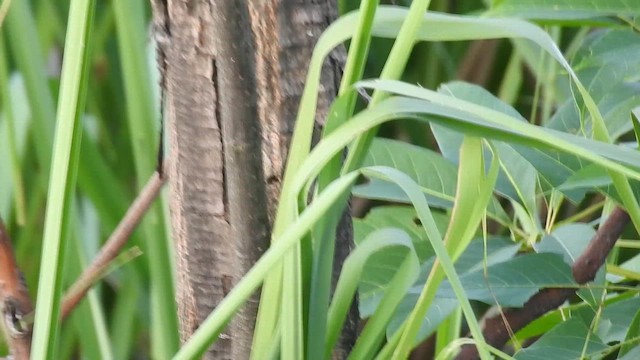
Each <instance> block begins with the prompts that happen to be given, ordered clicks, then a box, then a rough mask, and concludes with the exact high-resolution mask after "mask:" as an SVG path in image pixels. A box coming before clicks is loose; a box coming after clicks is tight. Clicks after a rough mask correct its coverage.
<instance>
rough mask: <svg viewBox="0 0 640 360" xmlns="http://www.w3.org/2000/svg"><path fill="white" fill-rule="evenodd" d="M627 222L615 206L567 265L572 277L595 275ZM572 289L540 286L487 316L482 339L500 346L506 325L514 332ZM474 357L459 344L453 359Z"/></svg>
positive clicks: (505, 338)
mask: <svg viewBox="0 0 640 360" xmlns="http://www.w3.org/2000/svg"><path fill="white" fill-rule="evenodd" d="M628 223H629V215H628V214H627V213H626V212H625V211H624V210H623V209H622V208H619V207H616V208H615V209H614V210H613V211H612V212H611V214H610V215H609V217H608V218H607V220H606V221H605V222H604V223H603V224H602V225H600V227H599V228H598V231H597V232H596V234H595V235H594V237H593V238H592V239H591V241H590V242H589V245H588V246H587V248H586V249H585V250H584V252H583V253H582V255H580V257H579V258H578V259H577V260H576V261H575V263H574V264H573V266H572V267H571V269H572V272H573V277H574V279H575V280H576V282H577V283H578V284H586V283H587V282H589V281H591V280H593V279H594V278H595V276H596V273H597V271H598V269H600V267H601V266H602V265H603V264H604V261H605V259H606V258H607V256H608V255H609V252H610V251H611V249H612V248H613V246H614V245H615V243H616V240H618V238H619V237H620V235H621V234H622V231H623V230H624V227H625V226H626V225H627V224H628ZM576 290H577V289H573V288H571V289H569V288H549V289H543V290H540V291H539V292H538V293H537V294H535V295H534V296H533V297H531V298H530V299H529V301H527V302H526V303H525V304H524V306H523V307H522V308H519V309H511V310H508V311H506V312H505V313H504V314H503V315H502V314H501V315H497V316H495V317H492V318H490V319H488V320H487V321H486V323H485V326H484V331H483V335H484V338H485V340H486V342H487V343H488V344H489V345H491V346H493V347H495V348H498V349H500V348H502V347H503V346H504V345H505V344H506V343H507V341H509V339H510V336H509V331H507V329H511V330H512V331H513V332H514V333H515V332H517V331H518V330H520V329H522V328H523V327H525V326H526V325H528V324H529V323H530V322H532V321H533V320H535V319H537V318H539V317H540V316H542V315H544V314H546V313H547V312H549V311H551V310H553V309H556V308H557V307H559V306H560V305H562V304H563V303H564V302H565V301H567V300H568V299H569V298H570V297H571V296H573V295H574V294H575V292H576ZM478 358H479V357H478V350H477V349H476V347H475V345H465V346H463V347H462V350H461V352H460V353H459V354H458V356H457V357H456V359H457V360H470V359H478Z"/></svg>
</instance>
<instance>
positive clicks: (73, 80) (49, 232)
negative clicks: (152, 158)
mask: <svg viewBox="0 0 640 360" xmlns="http://www.w3.org/2000/svg"><path fill="white" fill-rule="evenodd" d="M94 7H95V2H94V1H92V0H86V1H82V0H79V1H78V0H76V1H73V2H72V3H71V9H70V11H69V25H68V30H67V39H66V40H67V41H66V46H65V58H64V62H63V64H62V80H61V84H60V100H59V106H58V113H57V118H58V123H57V128H56V140H55V147H54V150H53V159H52V169H51V174H52V176H51V182H50V184H49V192H48V201H47V210H46V218H45V229H44V240H43V248H42V254H43V256H42V264H41V267H40V277H39V283H38V301H37V303H36V311H35V319H34V330H33V343H32V353H31V356H32V358H34V359H56V354H55V350H54V349H55V348H56V345H55V344H56V339H57V330H58V327H59V322H58V314H59V312H60V309H59V306H60V298H61V286H62V275H63V274H62V268H63V261H62V260H63V258H64V253H65V251H64V250H65V246H66V245H65V243H66V239H67V238H68V236H69V234H70V231H69V226H70V221H69V215H70V212H71V207H72V206H73V196H74V190H75V181H76V175H77V166H78V157H79V150H80V138H81V134H82V128H81V126H80V124H79V123H80V116H81V113H82V110H83V108H84V100H85V92H84V90H85V89H86V82H87V81H86V80H87V67H88V66H87V65H88V61H87V59H88V57H89V50H90V46H89V44H88V43H87V37H88V34H89V31H90V29H91V24H92V18H93V10H94Z"/></svg>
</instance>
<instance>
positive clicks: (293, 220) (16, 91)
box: [0, 0, 640, 359]
mask: <svg viewBox="0 0 640 360" xmlns="http://www.w3.org/2000/svg"><path fill="white" fill-rule="evenodd" d="M394 3H395V4H394V5H389V4H387V5H378V4H377V1H374V0H371V1H365V0H363V1H362V3H360V2H359V1H355V0H342V1H341V2H340V9H341V12H342V16H341V17H340V19H338V20H337V21H336V22H334V23H333V24H332V25H330V27H329V28H328V29H327V30H326V32H325V33H324V34H323V36H322V37H321V38H320V40H319V41H318V44H317V46H316V52H315V53H314V58H313V60H312V62H311V64H310V66H309V72H308V76H307V82H306V87H305V93H304V96H303V98H302V100H301V104H300V111H299V114H298V120H297V123H296V129H295V133H294V137H293V140H292V144H291V150H290V157H289V161H288V164H287V170H286V173H285V181H284V184H283V189H282V195H281V200H280V203H279V208H278V213H277V217H276V221H275V224H274V227H273V235H272V247H271V248H270V249H269V250H268V251H267V252H266V253H265V255H264V256H263V258H262V259H261V260H260V261H259V262H258V263H257V264H256V265H255V267H254V268H253V270H251V271H250V273H249V274H247V276H246V277H245V278H244V279H243V280H242V281H241V282H240V283H239V284H238V285H237V286H236V287H235V288H234V289H233V290H232V291H231V292H230V293H229V295H228V297H227V298H226V299H225V301H224V302H223V303H222V304H220V306H218V308H217V309H216V310H215V311H214V313H212V315H211V316H210V317H209V318H208V320H207V321H206V322H205V323H204V324H203V325H202V327H201V328H200V329H199V330H198V331H197V332H196V334H195V335H194V336H193V337H192V338H191V339H190V340H189V341H187V342H186V343H185V344H184V345H183V346H182V347H181V348H180V350H179V351H178V329H177V321H178V320H177V318H176V311H175V304H174V303H173V301H167V299H173V296H174V293H173V291H174V290H173V288H174V285H173V284H174V279H173V275H172V273H171V270H172V266H173V265H171V264H172V261H173V260H172V247H171V243H170V241H169V236H168V235H167V234H170V231H169V230H168V229H167V220H166V212H167V209H166V204H165V202H164V200H163V196H164V195H163V196H161V197H160V201H158V202H157V203H156V204H155V206H154V207H152V208H151V209H150V210H149V212H148V213H147V215H146V216H145V220H144V221H143V223H142V225H141V228H140V229H139V230H138V231H137V232H135V233H134V235H133V239H132V241H131V243H132V244H133V247H132V248H131V249H130V250H127V251H126V252H125V253H124V255H122V256H121V257H120V258H119V260H120V261H117V262H115V263H114V264H112V267H111V268H110V269H109V271H108V272H106V273H105V274H103V276H104V281H103V282H102V283H101V284H100V285H99V286H97V287H96V288H95V290H93V291H92V292H90V293H89V295H88V296H87V299H86V301H84V302H83V303H81V305H80V306H79V308H78V309H77V310H76V311H75V312H74V314H73V315H72V316H71V318H70V319H69V321H66V322H65V323H64V324H62V327H61V329H58V328H57V327H58V321H57V320H55V319H57V318H58V312H59V310H58V307H59V305H60V302H61V298H62V295H63V291H62V290H63V289H66V288H67V287H68V286H69V285H70V284H71V283H72V282H73V280H74V279H76V278H77V277H78V274H79V273H80V272H81V270H82V269H83V268H84V267H85V266H86V264H87V263H88V262H89V261H90V259H91V258H93V257H94V255H95V253H96V252H97V250H98V249H99V248H100V246H101V244H102V243H103V242H104V239H105V238H106V237H107V236H108V235H109V234H110V233H111V231H112V230H113V229H114V228H115V227H116V225H117V223H118V222H119V220H120V218H121V217H122V216H123V214H124V213H125V211H126V210H127V208H128V207H129V204H130V203H131V201H132V199H133V198H134V197H135V195H136V194H137V193H138V192H139V190H140V189H141V188H142V187H143V185H144V184H145V182H146V181H147V179H148V178H149V176H150V175H151V174H152V173H153V171H154V169H155V167H156V150H157V142H158V134H159V131H158V130H159V121H158V118H159V108H160V106H159V101H158V100H157V99H158V88H157V85H156V84H157V75H156V72H155V71H156V70H155V60H154V59H153V54H154V51H153V44H152V43H150V41H149V39H150V37H149V35H148V33H149V32H148V28H149V27H148V22H149V10H148V9H147V8H145V6H146V3H145V2H143V1H115V0H114V1H111V2H104V1H102V2H94V1H90V0H87V1H81V0H78V1H76V0H71V1H53V0H38V1H32V2H27V1H17V0H14V1H12V2H10V1H8V0H4V1H3V2H2V4H3V6H10V12H9V13H8V16H7V17H6V18H5V19H4V21H3V22H1V23H0V24H1V25H0V26H1V28H0V31H2V36H0V95H1V97H0V101H1V102H0V106H1V110H2V113H1V117H0V139H2V140H0V160H1V161H0V215H1V216H2V218H3V220H4V222H5V223H6V224H7V225H8V229H9V233H10V234H11V236H12V238H13V240H14V246H15V250H16V257H17V259H18V262H19V264H20V267H21V269H22V270H23V272H24V274H25V277H26V283H27V285H28V287H29V288H30V289H31V292H32V294H34V295H35V294H36V289H37V297H34V298H35V299H36V312H35V317H34V318H33V321H34V324H35V331H34V338H33V348H32V349H33V353H32V354H35V355H32V356H35V357H36V358H45V354H47V355H48V356H49V358H61V359H67V358H72V357H73V356H74V354H75V355H80V356H81V357H83V358H90V359H98V358H115V359H126V358H133V357H140V358H146V357H154V358H168V357H170V356H173V355H174V353H175V352H176V351H178V353H177V355H176V358H181V359H189V358H196V357H197V356H198V355H199V354H201V353H202V352H203V351H205V350H206V348H207V347H208V346H209V345H210V343H211V342H212V341H213V340H214V339H216V338H217V336H218V335H219V334H220V332H221V331H222V330H223V328H224V326H225V325H226V324H227V323H228V321H229V319H230V318H232V316H233V315H234V312H235V311H237V309H238V308H239V307H240V306H241V305H242V304H243V302H244V301H246V300H247V299H248V297H249V296H250V295H251V294H252V293H253V292H254V291H255V290H258V289H259V287H260V286H261V285H262V296H261V299H260V301H261V303H260V313H259V318H258V324H257V326H256V330H255V337H254V347H253V356H254V357H255V358H258V359H262V358H266V357H267V356H278V354H279V356H280V357H281V358H286V359H302V358H306V359H316V358H326V357H328V356H329V355H330V353H331V350H332V348H333V346H334V344H335V342H336V339H337V337H338V335H339V333H340V329H341V327H342V325H343V322H344V318H345V314H346V312H347V309H348V307H349V305H350V304H351V301H352V300H353V298H354V295H355V294H356V293H357V295H358V301H359V309H360V315H361V317H362V318H363V319H366V322H363V325H364V326H363V329H362V332H361V333H360V335H359V337H358V339H357V342H356V345H355V347H354V349H353V352H352V353H351V356H352V357H353V358H374V357H378V358H383V359H385V358H391V357H394V358H406V357H407V356H408V355H409V353H410V352H411V351H412V349H414V347H416V346H417V345H418V344H420V343H423V341H427V342H426V345H422V348H423V350H425V349H426V350H425V351H427V352H433V354H435V355H429V356H438V357H439V358H452V357H454V356H456V353H457V352H458V350H459V349H460V348H461V347H462V346H463V345H465V344H470V343H473V344H476V345H477V349H478V353H479V356H480V357H482V358H490V356H491V354H493V355H494V356H497V357H499V358H510V356H513V357H515V358H517V359H533V358H541V357H546V358H549V359H559V358H562V359H579V358H604V357H606V358H619V359H635V358H637V357H638V356H639V354H640V346H638V343H639V342H640V311H639V310H640V298H639V297H638V296H637V294H636V292H637V290H636V289H637V281H638V280H639V279H640V275H639V274H638V272H637V271H638V270H637V269H638V267H639V265H638V264H640V256H639V255H638V251H637V249H638V248H639V247H640V246H639V245H638V243H637V241H635V240H636V239H637V238H638V236H639V235H638V234H639V233H640V204H639V203H638V201H637V199H638V196H640V193H639V192H638V190H639V189H640V187H639V185H638V184H639V183H638V180H640V153H638V151H637V147H638V146H637V145H638V142H639V141H640V122H638V119H637V117H638V116H637V115H638V112H639V111H640V110H638V109H640V107H639V106H640V95H639V94H640V93H639V89H640V88H639V87H638V74H640V60H639V59H640V35H639V34H638V30H639V24H638V21H637V17H638V15H640V4H634V2H632V1H623V0H589V1H587V0H573V1H572V0H553V1H543V0H502V1H499V0H496V1H493V2H491V4H489V1H486V2H482V1H465V2H456V1H445V0H440V1H433V2H430V1H425V0H413V1H396V2H394ZM427 8H429V11H428V12H426V13H425V10H426V9H427ZM0 9H3V8H0ZM2 14H3V11H0V19H2ZM0 21H2V20H0ZM345 41H348V50H349V52H348V57H347V61H346V64H345V69H344V76H343V79H342V83H341V86H340V93H339V96H338V97H337V98H336V100H335V101H334V103H333V105H332V107H331V111H330V113H329V116H328V118H327V123H326V125H325V127H324V131H323V134H322V137H321V139H320V141H319V142H318V144H317V145H316V146H315V147H314V148H313V149H310V144H311V143H312V135H313V134H312V132H313V128H314V115H315V113H316V106H317V104H316V102H317V99H316V94H317V93H318V84H319V79H320V70H321V67H322V61H323V59H324V57H325V56H327V55H328V53H329V52H330V51H331V50H332V49H334V48H335V47H336V46H338V45H340V44H342V43H344V42H345ZM84 44H87V46H84ZM414 44H415V46H414ZM63 46H64V58H63V57H62V56H61V53H62V47H63ZM56 103H57V107H56ZM54 128H55V137H54ZM376 135H377V136H376ZM345 147H348V149H349V152H348V156H347V157H346V159H345V161H344V162H343V161H341V156H340V155H341V154H342V151H343V149H344V148H345ZM52 149H53V150H52ZM52 154H53V156H52ZM76 183H77V186H76ZM310 192H311V193H313V194H315V195H314V196H313V199H312V200H311V201H307V200H308V198H309V197H308V194H309V193H310ZM350 194H352V195H353V200H352V203H353V211H354V215H355V216H356V217H357V218H356V219H355V220H354V233H355V241H356V243H357V246H356V247H355V249H354V251H353V252H352V253H351V255H350V256H349V257H348V259H347V261H346V262H345V264H344V266H343V271H342V274H341V277H340V280H339V282H338V284H337V286H336V288H335V291H334V293H333V295H332V296H330V295H329V294H330V292H331V291H330V288H331V284H330V275H327V274H330V273H331V269H332V264H331V255H330V254H332V253H333V236H331V235H329V234H332V233H333V229H334V228H335V226H336V223H337V221H338V217H339V214H340V213H341V210H342V209H343V208H344V207H345V206H346V204H347V202H348V199H349V196H350ZM627 224H629V225H628V226H627ZM42 234H44V236H43V235H42ZM619 237H621V239H620V240H618V241H616V239H618V238H619ZM63 245H64V246H66V251H62V250H64V248H63ZM140 250H142V256H138V255H140ZM60 254H65V256H64V259H62V258H61V255H60ZM605 258H606V259H605ZM132 259H133V260H132ZM602 262H605V266H601V265H602ZM63 265H64V266H63ZM283 274H284V275H283ZM149 284H152V285H149ZM511 308H512V309H513V310H508V309H511ZM282 309H286V311H281V310H282ZM483 317H484V318H485V319H484V320H485V321H482V322H481V321H480V319H481V318H483ZM504 322H508V324H509V326H505V325H504ZM433 334H435V335H436V336H435V337H432V335H433ZM467 335H470V337H469V338H467ZM507 342H508V346H507V347H505V344H506V343H507ZM525 345H530V346H528V347H527V348H523V346H525ZM475 349H476V347H474V346H466V347H465V348H464V351H469V352H473V351H475ZM467 354H468V353H462V354H461V355H460V357H463V356H467ZM465 358H469V357H465Z"/></svg>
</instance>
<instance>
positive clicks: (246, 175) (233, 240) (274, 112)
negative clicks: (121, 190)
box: [152, 0, 353, 359]
mask: <svg viewBox="0 0 640 360" xmlns="http://www.w3.org/2000/svg"><path fill="white" fill-rule="evenodd" d="M152 3H153V6H154V22H155V27H156V30H157V31H159V32H160V33H161V35H162V36H160V38H161V39H160V40H159V42H158V43H159V55H160V56H159V60H160V64H159V66H160V70H161V72H162V73H164V77H163V81H162V82H163V87H164V88H165V97H166V99H165V108H166V111H165V118H166V121H167V129H168V138H169V152H168V153H169V167H168V173H169V183H170V209H171V220H172V226H173V238H174V241H175V244H176V256H177V261H176V264H177V281H178V284H177V285H178V287H177V302H178V307H179V319H180V326H181V338H182V340H183V341H184V340H185V339H187V338H188V337H189V336H190V335H191V334H192V333H193V332H194V330H195V329H196V328H197V327H198V326H199V324H200V323H201V322H202V321H203V320H204V319H205V318H206V316H207V315H208V314H209V313H210V312H211V311H212V310H213V308H214V307H215V306H216V305H217V304H218V303H219V302H220V301H221V299H222V298H223V297H224V296H225V295H226V294H227V293H228V292H229V290H230V289H231V288H232V287H233V286H234V284H236V283H237V282H238V280H239V279H240V278H241V277H242V276H243V275H244V274H245V273H246V272H247V270H248V269H249V268H250V267H251V266H252V265H253V263H254V262H255V261H256V260H257V259H258V257H259V256H260V255H261V254H262V252H263V251H264V250H265V249H266V248H267V246H268V243H269V236H270V224H271V223H272V221H273V218H274V215H275V209H276V206H277V200H278V197H279V191H280V185H281V182H282V172H283V168H284V163H285V159H286V152H287V147H288V144H289V140H290V136H291V133H292V130H293V124H294V119H295V116H296V113H297V109H298V103H299V99H300V95H301V93H302V89H303V86H304V81H305V78H306V73H307V66H308V63H309V59H310V57H311V53H312V49H313V46H314V44H315V42H316V40H317V38H318V37H319V35H320V34H321V32H322V31H323V29H324V28H325V27H326V26H327V25H328V24H329V22H330V21H331V20H332V19H333V18H334V17H335V15H336V4H335V2H334V1H329V0H273V1H267V0H182V1H178V0H174V1H172V0H152ZM339 73H340V69H339V66H335V64H333V63H332V62H329V63H328V64H326V69H325V71H324V74H325V75H324V77H323V79H322V83H323V87H321V88H322V89H323V92H322V93H321V94H320V101H319V119H320V118H323V117H324V115H323V114H325V113H326V112H327V108H328V105H329V103H330V101H331V100H332V98H333V96H334V95H335V93H336V84H337V83H338V81H337V80H338V79H339ZM342 226H343V229H342V231H339V233H340V234H342V236H341V238H342V239H341V240H339V243H340V242H342V243H343V244H346V245H347V246H348V245H349V243H350V238H351V231H348V230H345V227H346V228H349V227H350V223H347V224H346V225H345V224H344V222H343V225H342ZM338 248H340V245H338ZM336 253H338V254H342V255H341V257H344V253H345V251H344V250H343V251H340V250H337V251H336ZM336 262H337V263H339V264H341V263H342V261H341V259H337V261H336ZM256 299H257V297H255V298H254V299H253V300H252V301H251V302H250V303H249V304H248V305H247V306H245V307H244V308H243V309H242V311H241V312H240V313H239V314H238V316H237V317H236V318H235V319H234V320H233V321H232V323H231V324H230V325H229V327H228V328H227V330H226V331H225V332H224V333H223V334H222V335H221V336H220V338H219V340H218V341H217V343H216V345H215V346H214V347H213V348H212V349H211V350H210V351H209V352H208V354H207V358H216V359H244V358H248V355H249V351H250V348H251V340H252V335H253V327H254V321H255V314H256V309H257V302H256ZM352 323H353V321H352Z"/></svg>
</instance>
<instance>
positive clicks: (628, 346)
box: [618, 310, 640, 359]
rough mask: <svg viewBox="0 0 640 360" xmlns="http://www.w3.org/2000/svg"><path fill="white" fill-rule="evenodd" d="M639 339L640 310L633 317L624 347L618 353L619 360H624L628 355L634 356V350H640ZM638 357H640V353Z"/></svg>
mask: <svg viewBox="0 0 640 360" xmlns="http://www.w3.org/2000/svg"><path fill="white" fill-rule="evenodd" d="M638 338H640V310H637V311H636V314H635V315H634V316H633V318H632V320H631V323H630V324H629V327H628V328H627V334H626V335H625V337H624V345H622V348H620V352H619V353H618V359H621V358H623V356H625V355H627V354H632V353H633V352H634V350H637V349H640V346H638ZM637 356H640V353H638V355H637Z"/></svg>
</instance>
